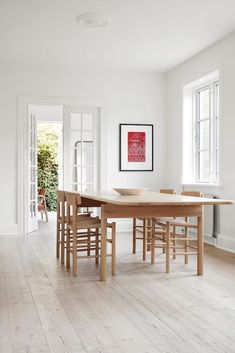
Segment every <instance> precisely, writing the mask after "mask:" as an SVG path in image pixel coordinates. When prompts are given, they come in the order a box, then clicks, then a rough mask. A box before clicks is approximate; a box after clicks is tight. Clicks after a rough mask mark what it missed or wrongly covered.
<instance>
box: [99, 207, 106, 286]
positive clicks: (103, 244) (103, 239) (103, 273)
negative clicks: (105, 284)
mask: <svg viewBox="0 0 235 353" xmlns="http://www.w3.org/2000/svg"><path fill="white" fill-rule="evenodd" d="M106 252H107V218H104V217H103V216H102V209H101V256H100V280H101V281H105V280H106Z"/></svg>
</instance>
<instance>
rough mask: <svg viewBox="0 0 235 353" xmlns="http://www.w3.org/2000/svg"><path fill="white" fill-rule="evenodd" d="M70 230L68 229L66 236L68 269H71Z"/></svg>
mask: <svg viewBox="0 0 235 353" xmlns="http://www.w3.org/2000/svg"><path fill="white" fill-rule="evenodd" d="M70 234H71V232H70V229H68V228H67V234H66V268H67V270H69V269H70Z"/></svg>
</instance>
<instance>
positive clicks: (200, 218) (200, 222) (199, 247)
mask: <svg viewBox="0 0 235 353" xmlns="http://www.w3.org/2000/svg"><path fill="white" fill-rule="evenodd" d="M197 226H198V228H197V275H198V276H202V275H203V252H204V243H203V214H202V215H201V216H198V218H197Z"/></svg>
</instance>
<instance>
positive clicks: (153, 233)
mask: <svg viewBox="0 0 235 353" xmlns="http://www.w3.org/2000/svg"><path fill="white" fill-rule="evenodd" d="M151 264H152V265H153V264H155V219H154V218H153V220H152V240H151Z"/></svg>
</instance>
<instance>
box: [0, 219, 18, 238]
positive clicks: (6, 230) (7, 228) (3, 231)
mask: <svg viewBox="0 0 235 353" xmlns="http://www.w3.org/2000/svg"><path fill="white" fill-rule="evenodd" d="M18 236H19V229H18V224H17V223H1V224H0V238H15V237H18Z"/></svg>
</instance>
